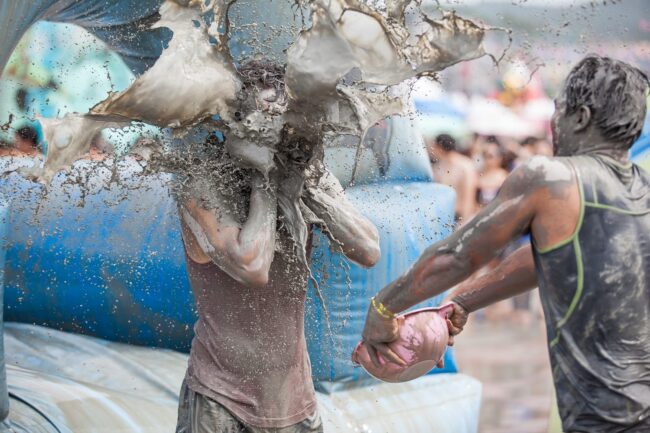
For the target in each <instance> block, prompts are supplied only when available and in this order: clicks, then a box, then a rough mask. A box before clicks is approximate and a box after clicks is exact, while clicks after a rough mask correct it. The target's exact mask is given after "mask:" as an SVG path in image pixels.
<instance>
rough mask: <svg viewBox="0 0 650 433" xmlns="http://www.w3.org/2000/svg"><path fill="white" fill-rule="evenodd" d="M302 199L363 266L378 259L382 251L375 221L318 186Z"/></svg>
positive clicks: (337, 241)
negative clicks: (371, 220)
mask: <svg viewBox="0 0 650 433" xmlns="http://www.w3.org/2000/svg"><path fill="white" fill-rule="evenodd" d="M303 199H304V202H305V205H306V206H307V207H308V208H309V209H310V210H311V211H312V212H313V213H314V214H315V215H316V216H317V218H318V219H319V220H321V221H322V226H323V227H322V228H323V229H324V230H326V231H327V232H328V235H329V237H330V238H331V239H332V240H333V241H334V242H335V243H336V245H337V246H338V247H340V248H341V250H342V252H343V254H345V256H346V257H348V258H349V259H350V260H352V261H354V262H356V263H358V264H360V265H362V266H368V267H369V266H373V265H374V264H375V263H377V261H378V260H379V258H380V255H381V252H380V248H379V233H378V231H377V228H376V227H375V226H374V224H373V223H372V222H370V221H369V220H368V219H367V218H365V217H364V216H363V215H361V214H360V213H359V212H358V211H357V210H356V209H355V208H354V207H353V206H352V205H350V204H349V203H347V201H345V200H341V199H337V197H336V196H332V195H329V194H327V193H325V192H323V191H321V190H319V189H309V190H308V191H307V193H306V194H305V195H304V197H303Z"/></svg>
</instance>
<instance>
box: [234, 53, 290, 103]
mask: <svg viewBox="0 0 650 433" xmlns="http://www.w3.org/2000/svg"><path fill="white" fill-rule="evenodd" d="M284 70H285V66H284V65H280V64H278V63H275V62H270V61H257V60H251V61H248V62H246V63H244V64H242V65H241V66H240V67H239V68H238V72H239V78H240V79H241V82H242V90H243V95H245V97H244V98H245V99H244V102H243V104H242V109H243V110H245V111H250V110H262V111H266V112H270V113H273V114H281V113H283V112H284V111H285V109H286V105H287V94H286V92H285V86H284Z"/></svg>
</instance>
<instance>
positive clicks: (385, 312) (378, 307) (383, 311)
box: [370, 296, 395, 319]
mask: <svg viewBox="0 0 650 433" xmlns="http://www.w3.org/2000/svg"><path fill="white" fill-rule="evenodd" d="M370 301H371V302H372V308H374V309H375V311H376V312H377V314H379V315H380V316H381V317H383V318H384V319H394V318H395V313H393V312H392V311H390V310H389V309H388V308H386V307H385V306H384V304H382V303H381V302H377V301H376V300H375V297H374V296H373V297H372V298H370Z"/></svg>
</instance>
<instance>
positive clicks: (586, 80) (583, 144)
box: [551, 55, 649, 156]
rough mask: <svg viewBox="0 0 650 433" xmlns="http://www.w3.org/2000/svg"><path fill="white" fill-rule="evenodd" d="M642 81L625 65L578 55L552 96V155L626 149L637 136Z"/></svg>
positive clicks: (643, 91) (645, 81)
mask: <svg viewBox="0 0 650 433" xmlns="http://www.w3.org/2000/svg"><path fill="white" fill-rule="evenodd" d="M648 85H649V82H648V77H647V76H646V75H645V74H644V73H643V72H641V71H640V70H639V69H637V68H635V67H633V66H630V65H628V64H627V63H624V62H621V61H619V60H614V59H610V58H609V57H600V56H597V55H588V56H587V57H585V58H584V59H582V60H581V61H580V62H579V63H578V64H577V65H576V66H575V67H574V68H573V69H572V70H571V72H570V73H569V76H568V77H567V79H566V82H565V84H564V88H563V90H562V92H561V94H560V95H559V96H558V97H557V98H556V100H555V104H556V109H555V113H554V115H553V119H552V122H551V123H552V124H551V126H552V130H553V148H554V153H555V155H558V156H569V155H576V154H581V153H587V152H590V151H614V152H618V153H624V152H626V151H627V150H628V149H629V148H630V146H632V144H633V143H634V142H635V141H636V139H637V138H639V135H640V134H641V129H642V127H643V123H644V120H645V116H646V97H647V92H648Z"/></svg>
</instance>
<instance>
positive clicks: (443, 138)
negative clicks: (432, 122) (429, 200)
mask: <svg viewBox="0 0 650 433" xmlns="http://www.w3.org/2000/svg"><path fill="white" fill-rule="evenodd" d="M425 142H426V145H427V152H428V154H429V159H430V161H431V169H432V170H433V176H434V179H435V181H436V182H438V183H441V184H443V185H448V186H450V187H452V188H453V189H454V190H455V191H456V220H457V221H458V222H459V223H460V224H463V223H464V222H466V221H467V220H468V219H469V218H471V216H472V215H473V214H474V212H475V209H476V201H475V200H476V190H477V185H478V176H477V173H476V168H475V167H474V164H473V163H472V161H471V160H470V159H469V158H468V157H466V156H465V155H462V154H461V153H459V152H458V151H457V150H456V140H455V139H454V138H453V137H452V136H451V135H448V134H440V135H438V136H437V137H436V138H435V139H431V138H425Z"/></svg>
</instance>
